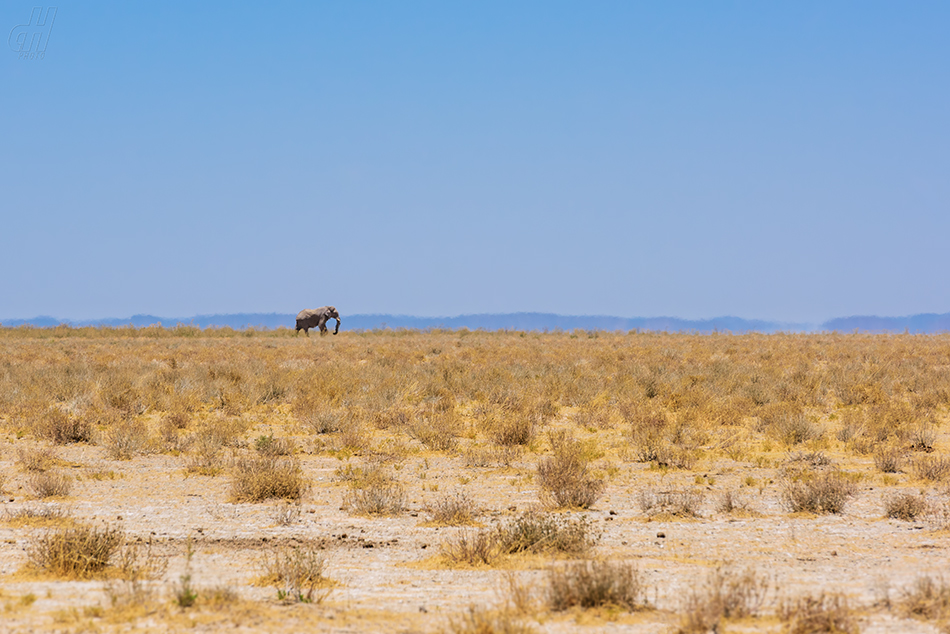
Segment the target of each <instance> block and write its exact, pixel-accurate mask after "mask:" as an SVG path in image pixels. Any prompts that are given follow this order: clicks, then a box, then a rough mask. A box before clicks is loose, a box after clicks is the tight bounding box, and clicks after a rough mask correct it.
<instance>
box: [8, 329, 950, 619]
mask: <svg viewBox="0 0 950 634" xmlns="http://www.w3.org/2000/svg"><path fill="white" fill-rule="evenodd" d="M948 407H950V337H948V336H912V335H859V334H847V335H845V334H810V335H802V334H777V335H754V334H749V335H730V334H714V335H682V334H660V333H636V332H632V333H605V332H586V331H583V332H582V331H575V332H553V333H524V332H481V331H477V332H470V331H464V330H463V331H426V332H418V331H372V332H346V331H344V332H341V333H340V334H339V335H338V336H335V337H334V336H332V335H330V336H324V337H320V336H311V337H309V338H308V337H304V336H303V335H300V336H296V337H295V336H294V334H293V331H289V330H276V331H266V332H256V331H233V330H230V329H220V330H205V331H201V330H198V329H195V328H189V327H177V328H160V327H153V328H142V329H106V328H103V329H94V328H78V329H73V328H66V327H61V328H54V329H29V328H15V329H9V328H8V329H0V432H2V442H0V488H2V495H0V499H2V501H3V504H2V505H0V631H11V632H12V631H17V632H19V631H37V632H42V631H57V632H113V631H115V632H119V631H122V632H125V631H154V632H164V631H188V630H200V631H207V632H215V631H225V630H227V631H238V632H264V631H267V632H270V631H277V632H282V631H286V632H300V631H315V632H316V631H319V632H379V631H386V632H424V633H428V632H452V633H459V634H462V633H469V632H470V633H473V634H474V633H483V634H490V633H492V632H552V633H553V632H568V631H571V632H574V631H577V632H628V631H629V632H706V631H717V632H723V631H732V632H752V631H773V632H783V631H788V632H797V633H807V632H823V631H840V632H857V631H863V632H940V631H950V629H948V628H950V580H948V579H947V578H945V571H946V570H947V568H948V564H950V553H948V539H947V536H948V533H947V528H948V526H950V490H948V482H950V456H948V449H950V440H948V436H947V418H948Z"/></svg>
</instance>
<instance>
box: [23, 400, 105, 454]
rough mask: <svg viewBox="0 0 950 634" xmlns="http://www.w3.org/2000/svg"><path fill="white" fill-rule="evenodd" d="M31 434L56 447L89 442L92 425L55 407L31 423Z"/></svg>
mask: <svg viewBox="0 0 950 634" xmlns="http://www.w3.org/2000/svg"><path fill="white" fill-rule="evenodd" d="M33 432H34V434H36V436H37V437H39V438H45V439H46V440H49V441H51V442H53V443H55V444H57V445H66V444H69V443H73V442H89V441H90V440H91V439H92V424H91V423H90V422H89V421H88V420H85V419H84V418H80V417H78V416H74V415H71V414H68V413H66V412H64V411H62V410H61V409H59V408H57V407H50V408H49V409H47V410H46V413H45V414H44V415H42V416H41V417H40V418H38V419H37V420H35V421H34V422H33Z"/></svg>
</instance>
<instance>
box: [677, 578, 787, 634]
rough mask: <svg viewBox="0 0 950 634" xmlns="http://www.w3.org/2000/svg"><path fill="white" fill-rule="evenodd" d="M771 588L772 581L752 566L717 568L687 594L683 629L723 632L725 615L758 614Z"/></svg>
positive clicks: (688, 632) (684, 632)
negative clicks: (747, 567) (741, 568)
mask: <svg viewBox="0 0 950 634" xmlns="http://www.w3.org/2000/svg"><path fill="white" fill-rule="evenodd" d="M771 591H772V583H771V581H770V580H769V579H768V578H767V577H765V576H763V575H759V574H757V573H756V572H755V571H753V570H751V569H749V570H745V571H743V572H739V571H735V570H728V569H723V568H717V569H716V570H714V571H713V572H712V573H710V574H709V576H708V577H707V578H706V582H705V583H704V584H703V585H702V586H701V587H700V588H699V589H697V590H694V591H693V592H692V593H690V595H689V596H688V597H687V599H686V603H685V605H684V606H683V610H682V612H683V618H682V621H681V623H680V627H679V632H681V633H682V634H700V633H705V632H719V631H721V624H722V621H723V619H733V618H746V617H750V616H755V615H757V614H758V613H759V611H760V610H761V609H762V606H763V605H764V604H765V600H766V598H767V597H768V595H769V593H770V592H771Z"/></svg>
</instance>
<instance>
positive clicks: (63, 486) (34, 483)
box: [27, 471, 73, 498]
mask: <svg viewBox="0 0 950 634" xmlns="http://www.w3.org/2000/svg"><path fill="white" fill-rule="evenodd" d="M27 486H28V487H29V489H30V491H32V492H33V495H35V496H36V497H38V498H49V497H58V496H66V495H69V493H70V492H71V491H72V490H73V479H72V478H70V477H69V476H67V475H65V474H63V473H59V472H58V471H40V472H37V473H34V474H33V475H31V476H30V479H29V481H28V482H27Z"/></svg>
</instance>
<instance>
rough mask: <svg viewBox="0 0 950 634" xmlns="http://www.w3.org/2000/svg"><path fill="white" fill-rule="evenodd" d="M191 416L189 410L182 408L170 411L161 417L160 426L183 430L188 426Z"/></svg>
mask: <svg viewBox="0 0 950 634" xmlns="http://www.w3.org/2000/svg"><path fill="white" fill-rule="evenodd" d="M191 417H192V415H191V412H188V411H186V410H184V409H178V410H175V411H171V412H168V413H167V414H165V415H164V416H163V417H162V426H163V427H167V428H169V429H177V430H183V429H186V428H187V427H188V424H189V423H190V422H191Z"/></svg>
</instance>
